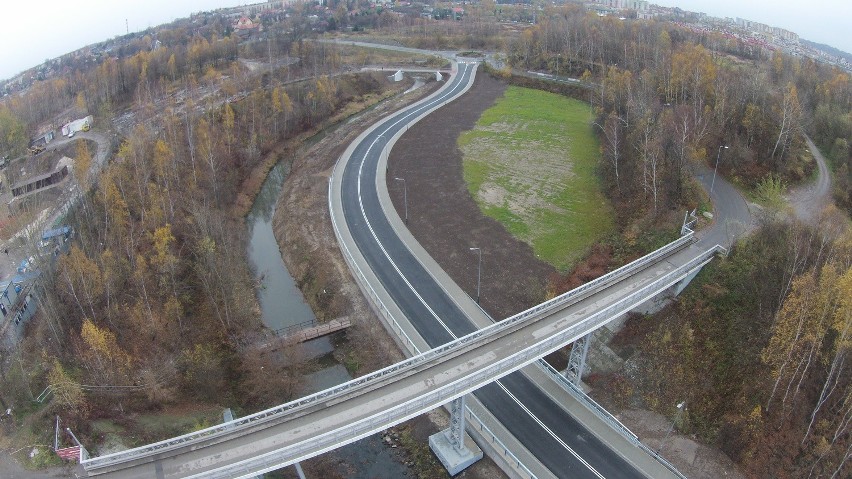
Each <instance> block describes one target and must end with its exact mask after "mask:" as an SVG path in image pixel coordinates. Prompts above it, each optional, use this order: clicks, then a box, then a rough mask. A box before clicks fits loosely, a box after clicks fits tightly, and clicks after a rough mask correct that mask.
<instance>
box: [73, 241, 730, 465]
mask: <svg viewBox="0 0 852 479" xmlns="http://www.w3.org/2000/svg"><path fill="white" fill-rule="evenodd" d="M717 251H718V250H717V248H716V247H713V248H711V249H709V250H707V251H706V252H704V253H702V254H701V255H699V256H697V257H696V258H694V259H692V260H691V261H689V262H687V263H686V264H684V265H683V266H680V267H678V268H676V269H674V270H673V271H671V272H669V273H667V274H665V275H663V276H662V277H660V278H658V279H656V280H655V281H653V282H652V283H650V284H648V285H646V286H645V287H643V288H641V289H640V290H638V291H636V292H634V293H632V294H630V295H628V296H627V297H625V298H622V299H621V300H619V301H617V302H615V303H614V304H612V305H610V306H608V307H606V308H604V309H601V310H599V311H598V312H596V313H594V314H592V315H590V316H589V317H587V318H585V319H583V320H581V321H579V322H577V323H575V324H573V325H571V326H569V327H568V328H566V329H563V330H561V331H559V332H557V333H556V334H554V335H552V336H549V337H547V338H545V339H544V340H542V341H539V342H538V343H536V344H534V345H532V346H530V347H528V348H525V349H523V350H521V351H517V352H515V353H513V354H511V355H510V356H508V357H507V358H505V359H503V360H500V361H496V362H494V363H492V364H491V365H490V366H487V367H485V368H484V369H481V370H479V371H477V372H474V373H473V374H471V375H469V376H467V377H464V378H462V379H460V380H457V381H456V382H453V383H449V384H447V385H445V386H444V387H440V388H436V389H434V390H432V391H430V392H429V393H427V394H425V395H421V396H419V397H417V398H414V399H412V400H410V401H408V402H407V403H405V404H403V405H402V406H399V407H396V408H392V409H391V410H388V411H385V412H383V413H381V414H379V415H378V416H377V417H374V418H368V419H369V421H368V424H363V423H364V421H361V422H359V423H357V424H356V425H351V426H350V427H347V428H343V429H340V430H336V431H333V432H330V433H328V434H333V435H334V436H333V437H334V438H336V440H337V439H339V438H342V437H352V435H353V434H355V435H357V434H358V431H359V430H360V429H362V428H364V427H374V426H375V424H376V423H375V420H378V421H380V422H382V423H383V424H385V425H384V427H387V426H388V425H390V424H393V423H394V422H393V420H391V419H390V418H391V417H396V418H398V417H400V416H404V415H405V414H409V413H410V412H411V411H412V410H413V409H418V410H421V412H422V411H426V410H429V409H432V408H433V407H435V406H436V405H440V404H443V403H445V402H447V401H449V400H451V399H453V398H455V397H458V396H460V395H462V394H466V393H467V392H470V391H472V390H474V389H476V388H477V387H479V386H481V385H482V384H487V383H490V382H492V381H494V380H496V379H499V378H500V377H502V376H504V375H506V374H509V373H510V372H512V371H514V370H516V369H518V368H520V367H522V366H523V365H525V364H527V363H529V362H532V361H534V360H536V359H538V358H539V357H542V356H544V355H545V354H548V353H549V352H551V351H553V350H556V349H558V348H559V347H561V346H562V345H564V344H567V343H568V342H570V341H573V340H575V339H576V338H578V337H580V336H583V335H584V334H588V333H589V332H590V331H593V330H594V329H597V328H598V327H600V326H601V325H603V324H604V323H605V322H606V321H607V320H608V319H609V318H611V317H616V316H618V315H620V314H622V313H623V312H625V311H627V310H629V309H630V308H632V307H634V306H635V305H636V304H640V303H641V302H644V301H645V300H647V299H648V298H649V297H653V296H654V295H656V294H657V293H659V292H660V291H662V290H664V289H665V288H668V287H669V286H671V285H672V284H674V283H676V282H677V281H680V280H681V279H682V278H683V277H685V276H686V275H688V274H689V273H690V272H691V271H693V270H695V269H698V268H700V267H702V266H703V265H704V264H706V263H707V262H709V261H710V260H711V259H712V255H713V254H715V253H716V252H717ZM528 319H529V315H526V316H522V315H516V316H515V317H513V318H509V319H508V320H505V321H502V322H500V323H496V324H494V325H492V326H489V327H487V328H485V329H481V330H478V331H474V332H473V333H471V334H468V335H467V336H464V337H461V338H459V339H457V340H454V341H452V342H450V343H447V344H445V345H443V346H439V347H437V348H434V349H432V350H429V351H426V352H424V353H421V354H418V355H417V356H414V357H412V358H409V359H407V360H404V361H401V362H399V363H397V364H393V365H391V366H388V367H386V368H383V369H381V370H379V371H376V372H374V373H371V374H368V375H366V376H363V377H360V378H356V379H353V380H352V381H348V382H346V383H344V384H341V385H338V386H335V387H332V388H329V389H326V390H324V391H320V392H318V393H315V394H312V395H310V396H306V397H304V398H301V399H298V400H295V401H291V402H289V403H286V404H283V405H281V406H277V407H274V408H270V409H267V410H265V411H261V412H259V413H256V414H252V415H250V416H246V417H244V418H240V419H237V420H234V421H232V422H229V423H225V424H221V425H217V426H214V427H210V428H206V429H203V430H200V431H197V432H193V433H190V434H185V435H183V436H179V437H176V438H172V439H168V440H165V441H160V442H157V443H154V444H150V445H147V446H142V447H139V448H135V449H130V450H127V451H122V452H117V453H113V454H109V455H106V456H101V457H95V458H91V459H87V460H84V461H82V463H83V465H84V467H86V469H87V470H90V469H97V468H103V467H107V466H109V465H115V464H118V463H121V462H126V461H131V460H134V459H138V458H141V457H145V456H149V455H152V454H155V453H162V452H164V451H169V450H173V449H176V448H178V447H181V446H185V445H188V444H193V445H197V444H198V443H199V442H202V441H204V440H208V439H213V438H217V439H218V438H221V437H222V436H227V435H231V434H235V433H237V432H238V431H242V430H245V429H246V428H247V427H250V426H254V425H258V424H261V423H265V422H269V421H270V420H272V419H275V422H276V423H277V422H279V421H280V420H281V419H282V416H284V415H285V414H292V413H294V412H296V411H301V412H306V409H308V408H310V407H311V406H314V405H319V406H322V405H323V404H325V401H326V400H327V399H329V398H331V397H334V398H336V399H340V398H342V397H343V396H345V395H350V394H356V392H358V391H363V390H364V389H367V388H369V389H370V390H372V389H373V388H374V387H375V386H377V384H376V382H383V381H386V380H388V379H389V378H391V377H394V376H399V375H401V374H405V375H408V374H409V373H412V372H413V371H412V370H413V369H415V368H420V367H423V368H424V369H428V367H429V366H431V365H430V364H429V363H432V362H434V363H440V362H442V360H443V359H445V358H449V357H453V356H455V355H456V354H457V353H460V352H461V351H462V350H464V349H466V348H469V347H478V346H481V344H484V343H486V342H490V341H493V340H495V339H498V338H499V337H501V336H503V335H505V334H508V333H510V332H512V331H514V330H516V329H518V328H519V327H521V326H522V325H523V324H524V323H526V322H529V323H533V322H535V321H536V319H530V320H528ZM525 320H528V321H525ZM409 417H410V416H409ZM369 424H372V426H370V425H369ZM326 436H327V435H326ZM322 437H325V436H321V437H320V438H312V439H311V440H308V441H305V442H303V443H299V444H295V445H292V446H288V447H285V448H283V449H282V450H279V451H278V452H277V453H276V454H279V455H284V454H287V455H289V454H298V452H299V451H301V450H303V448H304V449H308V448H316V447H317V444H316V442H317V441H319V440H320V439H321V438H322ZM311 444H313V445H312V446H311ZM279 457H280V456H279Z"/></svg>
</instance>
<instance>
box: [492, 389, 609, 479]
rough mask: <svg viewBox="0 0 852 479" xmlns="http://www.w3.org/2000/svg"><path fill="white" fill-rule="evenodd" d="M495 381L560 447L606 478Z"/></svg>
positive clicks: (596, 474) (598, 475)
mask: <svg viewBox="0 0 852 479" xmlns="http://www.w3.org/2000/svg"><path fill="white" fill-rule="evenodd" d="M495 382H496V383H497V385H498V386H500V388H501V389H502V390H503V391H505V392H506V394H508V395H509V397H510V398H512V400H514V401H515V402H516V403H517V404H518V406H521V409H523V410H524V411H525V412H526V413H527V414H529V416H530V417H531V418H533V420H534V421H535V422H537V423H538V425H539V426H541V427H542V429H544V430H545V431H547V433H548V434H550V436H551V437H552V438H553V439H555V440H556V442H558V443H559V444H561V445H562V447H564V448H565V449H567V450H568V452H570V453H571V455H572V456H574V457H575V458H577V460H578V461H580V462H581V463H582V464H583V465H584V466H586V467H587V468H588V469H589V470H590V471H592V474H594V475H595V476H597V477H598V478H600V479H606V478H605V477H604V476H603V474H601V473H600V472H598V471H597V469H595V468H594V467H593V466H592V465H591V464H589V463H588V462H586V460H585V459H583V458H582V457H581V456H580V455H579V454H577V452H576V451H575V450H573V449H571V446H569V445H568V444H566V443H565V441H563V440H562V439H561V438H560V437H559V436H557V435H556V433H554V432H553V430H551V429H550V428H549V427H547V426H546V425H545V424H544V422H542V421H541V419H539V418H538V417H536V415H535V414H533V412H532V411H530V410H529V409H528V408H527V407H526V406H525V405H524V403H522V402H521V401H520V400H519V399H518V398H516V397H515V395H514V394H512V393H511V392H510V391H509V389H507V388H506V386H504V385H503V382H502V381H495Z"/></svg>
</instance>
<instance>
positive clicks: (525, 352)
mask: <svg viewBox="0 0 852 479" xmlns="http://www.w3.org/2000/svg"><path fill="white" fill-rule="evenodd" d="M717 251H719V250H718V249H717V248H716V247H713V248H711V249H709V250H707V251H705V252H704V253H702V254H701V255H699V256H698V257H696V258H694V259H693V260H691V261H689V262H687V263H686V264H684V265H683V266H680V267H678V268H676V269H674V270H672V271H670V272H669V273H667V274H665V275H663V276H662V277H660V278H657V279H656V280H655V281H653V282H651V283H650V284H648V285H646V286H645V287H643V288H641V289H640V290H638V291H636V292H634V293H632V294H630V295H628V296H626V297H624V298H622V299H621V300H619V301H617V302H615V303H613V304H612V305H610V306H608V307H606V308H604V309H602V310H600V311H598V312H596V313H594V314H592V315H591V316H589V317H587V318H586V319H584V320H582V321H579V322H578V323H575V324H574V325H571V326H569V327H568V328H566V329H564V330H562V331H559V332H558V333H556V334H554V335H552V336H549V337H547V338H545V339H543V340H541V341H539V342H537V343H536V344H533V345H531V346H529V347H527V348H525V349H522V350H520V351H516V352H514V353H512V354H510V355H509V356H507V357H506V358H503V359H500V360H497V361H494V362H492V363H489V364H488V365H487V366H485V367H484V368H482V369H479V370H477V371H476V372H474V373H472V374H470V375H468V376H465V377H462V378H459V379H457V380H455V381H451V382H449V383H446V384H445V385H443V386H440V387H438V388H435V389H432V390H430V391H429V392H427V393H425V394H421V395H419V396H416V397H414V398H412V399H409V400H408V401H406V402H404V403H402V404H399V405H397V406H393V407H390V408H388V409H386V410H384V411H382V412H380V413H377V414H374V415H373V416H370V417H368V418H364V419H362V420H359V421H357V422H355V423H352V424H350V425H349V426H347V427H345V428H341V429H335V430H332V431H329V432H327V433H324V434H321V435H319V436H317V437H314V438H311V439H310V440H307V441H302V442H299V443H296V444H292V445H290V446H286V447H283V448H281V449H278V450H276V451H272V452H268V453H265V454H263V455H260V456H257V457H255V458H252V459H250V460H249V461H246V462H245V463H242V464H239V465H237V466H235V467H237V468H239V469H240V470H243V469H245V468H247V469H245V470H248V471H257V470H259V468H263V467H264V464H274V466H271V467H277V466H278V465H281V463H282V462H285V461H282V457H288V458H292V457H301V456H308V455H310V453H311V451H316V450H328V449H329V448H330V445H333V444H342V443H347V442H351V441H354V440H356V439H358V438H360V437H364V436H366V435H368V434H371V433H372V432H375V431H378V430H381V429H385V428H387V427H388V426H390V425H393V424H397V423H399V422H401V421H404V420H405V419H408V418H410V417H413V416H416V415H418V414H421V413H423V412H425V411H428V410H431V409H433V408H435V407H438V406H440V405H441V404H444V403H446V402H448V401H450V400H452V399H454V398H456V397H459V396H462V395H464V394H467V393H469V392H471V391H473V390H475V389H477V388H479V387H481V386H482V385H484V384H487V383H490V382H493V381H495V380H497V379H500V378H501V377H503V376H505V375H507V374H510V373H512V372H514V371H516V370H517V369H519V368H521V367H523V366H524V365H526V364H529V363H530V362H533V361H535V360H536V359H538V358H540V357H542V356H544V355H546V354H548V353H550V352H551V351H554V350H556V349H558V348H559V347H561V346H562V345H564V344H566V343H567V342H570V341H571V340H573V339H576V338H577V337H580V336H583V335H585V334H587V333H588V332H589V327H590V326H592V327H597V326H599V325H601V324H604V323H605V322H606V321H607V320H608V319H611V318H613V317H617V316H619V315H621V314H623V313H624V312H625V311H628V310H630V309H631V308H633V307H635V306H636V305H637V304H640V303H642V302H644V301H646V300H647V299H648V298H649V297H653V296H655V295H656V294H658V293H659V292H661V291H664V290H665V289H667V288H668V287H670V286H671V285H673V284H675V283H677V282H678V281H680V280H681V279H683V278H684V277H686V276H687V275H689V274H690V273H691V272H692V271H694V270H696V269H698V268H700V267H702V266H703V265H704V264H706V263H708V262H709V261H710V260H711V259H712V256H713V255H714V254H715V253H716V252H717ZM501 326H503V325H502V323H498V324H495V325H494V326H489V327H488V328H486V329H487V330H489V331H487V332H484V331H485V330H480V331H477V332H474V333H471V334H469V335H467V336H465V337H462V338H459V339H458V340H455V341H453V342H451V343H448V344H447V345H446V346H442V347H439V348H435V349H433V350H431V351H427V352H425V353H422V354H421V355H418V356H417V357H415V358H423V357H427V356H429V355H430V353H432V352H436V351H442V352H441V353H440V354H441V355H443V354H445V353H450V352H459V351H460V350H462V349H465V348H468V347H471V346H472V345H471V342H475V339H477V338H478V339H485V338H489V337H493V336H494V335H495V331H496V332H500V333H504V334H505V333H509V332H511V331H507V330H508V329H511V328H506V327H501ZM501 336H502V335H501ZM448 355H453V356H454V354H448ZM415 358H412V359H415ZM354 382H357V380H356V381H350V383H354ZM249 464H250V465H249ZM267 467H270V466H267ZM220 474H221V475H220ZM232 475H233V471H232V470H231V468H230V467H225V468H223V469H222V470H217V472H215V473H212V474H211V473H205V474H204V477H230V476H232ZM199 477H200V476H199Z"/></svg>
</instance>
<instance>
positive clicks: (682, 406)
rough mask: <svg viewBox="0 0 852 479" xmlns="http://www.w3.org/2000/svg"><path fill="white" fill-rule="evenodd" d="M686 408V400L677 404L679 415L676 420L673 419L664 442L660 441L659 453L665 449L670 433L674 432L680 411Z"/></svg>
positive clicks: (678, 414)
mask: <svg viewBox="0 0 852 479" xmlns="http://www.w3.org/2000/svg"><path fill="white" fill-rule="evenodd" d="M684 409H686V401H681V402H680V404H678V405H677V416H675V419H674V421H672V425H671V427H669V430H668V432H666V435H665V436H664V437H663V442H661V443H660V447H659V448H657V454H659V453H660V451H662V450H663V446H665V445H666V440H667V439H668V438H669V434H671V433H672V430H673V429H674V427H675V423H676V422H677V419H678V418H679V417H680V413H682V412H683V410H684Z"/></svg>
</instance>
